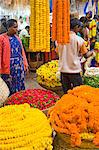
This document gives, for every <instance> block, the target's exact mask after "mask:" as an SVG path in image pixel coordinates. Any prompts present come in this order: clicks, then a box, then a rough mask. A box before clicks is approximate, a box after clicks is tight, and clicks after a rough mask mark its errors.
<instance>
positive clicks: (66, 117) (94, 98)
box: [48, 85, 99, 146]
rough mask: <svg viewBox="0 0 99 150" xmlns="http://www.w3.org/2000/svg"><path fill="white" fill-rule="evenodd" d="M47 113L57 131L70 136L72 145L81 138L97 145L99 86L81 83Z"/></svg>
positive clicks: (79, 143) (98, 138)
mask: <svg viewBox="0 0 99 150" xmlns="http://www.w3.org/2000/svg"><path fill="white" fill-rule="evenodd" d="M48 115H49V119H50V122H51V125H52V127H53V128H54V129H55V130H56V131H57V132H58V133H64V134H66V135H70V136H71V145H72V146H80V145H81V142H82V141H81V140H83V139H87V140H90V141H93V143H94V144H95V145H96V146H99V88H93V87H90V86H86V85H82V86H80V87H76V88H74V89H73V90H70V91H68V94H66V95H64V96H63V97H62V98H61V99H60V100H59V101H58V102H57V103H56V104H55V106H54V107H53V108H51V109H50V110H49V113H48Z"/></svg>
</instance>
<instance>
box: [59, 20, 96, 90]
mask: <svg viewBox="0 0 99 150" xmlns="http://www.w3.org/2000/svg"><path fill="white" fill-rule="evenodd" d="M70 29H71V31H70V43H68V44H65V45H61V44H59V45H58V53H59V71H60V73H61V83H62V87H63V91H64V93H67V91H68V90H69V89H72V88H73V87H76V86H80V85H81V84H82V77H81V75H80V72H81V62H80V55H81V54H82V55H83V56H84V57H85V58H88V57H90V56H91V55H92V54H93V52H90V51H88V50H87V48H86V46H85V44H84V40H83V39H82V38H81V37H79V36H78V35H77V33H78V31H79V20H78V19H76V18H74V19H71V21H70Z"/></svg>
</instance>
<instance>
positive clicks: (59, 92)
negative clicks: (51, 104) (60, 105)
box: [39, 84, 64, 97]
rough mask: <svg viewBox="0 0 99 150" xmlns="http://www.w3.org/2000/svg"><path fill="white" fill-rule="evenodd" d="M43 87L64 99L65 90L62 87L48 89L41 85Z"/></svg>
mask: <svg viewBox="0 0 99 150" xmlns="http://www.w3.org/2000/svg"><path fill="white" fill-rule="evenodd" d="M39 85H40V86H41V87H43V88H44V89H47V90H50V91H53V92H55V93H56V94H57V95H59V96H60V97H62V96H63V95H64V93H63V90H62V87H61V86H57V87H53V88H52V87H48V86H46V85H42V84H39Z"/></svg>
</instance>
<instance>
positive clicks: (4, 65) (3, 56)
mask: <svg viewBox="0 0 99 150" xmlns="http://www.w3.org/2000/svg"><path fill="white" fill-rule="evenodd" d="M16 37H17V38H18V40H19V41H20V43H21V40H20V38H19V37H18V36H16ZM21 45H22V43H21ZM22 56H23V61H24V67H25V69H26V67H28V62H27V59H26V55H25V52H24V49H23V46H22ZM0 74H10V42H9V37H8V35H7V34H6V33H5V34H2V35H0Z"/></svg>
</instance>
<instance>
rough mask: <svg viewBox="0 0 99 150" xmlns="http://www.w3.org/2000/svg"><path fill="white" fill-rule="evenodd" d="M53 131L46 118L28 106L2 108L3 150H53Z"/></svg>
mask: <svg viewBox="0 0 99 150" xmlns="http://www.w3.org/2000/svg"><path fill="white" fill-rule="evenodd" d="M51 134H52V129H51V127H50V125H49V122H48V120H47V118H46V116H45V115H44V114H43V113H42V112H41V111H40V110H38V109H33V108H30V106H29V105H28V104H22V105H10V106H5V107H2V108H0V149H1V150H11V149H13V150H14V149H15V150H27V149H28V150H32V149H35V150H38V149H39V150H45V149H46V150H52V145H51V144H52V138H51Z"/></svg>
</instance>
